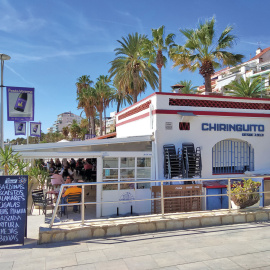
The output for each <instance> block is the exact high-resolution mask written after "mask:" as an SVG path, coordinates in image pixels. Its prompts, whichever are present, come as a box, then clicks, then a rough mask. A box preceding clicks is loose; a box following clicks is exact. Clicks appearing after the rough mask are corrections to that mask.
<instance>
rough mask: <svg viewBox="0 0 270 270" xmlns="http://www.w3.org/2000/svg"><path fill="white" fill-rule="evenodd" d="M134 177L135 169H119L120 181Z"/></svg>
mask: <svg viewBox="0 0 270 270" xmlns="http://www.w3.org/2000/svg"><path fill="white" fill-rule="evenodd" d="M134 177H135V169H120V179H121V180H122V179H130V178H134Z"/></svg>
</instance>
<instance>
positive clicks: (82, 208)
mask: <svg viewBox="0 0 270 270" xmlns="http://www.w3.org/2000/svg"><path fill="white" fill-rule="evenodd" d="M266 177H270V176H268V175H264V176H256V177H255V176H254V177H253V176H245V177H243V176H241V177H235V178H232V177H231V178H189V179H165V180H141V181H138V180H137V181H110V182H95V183H93V182H89V183H88V182H87V183H72V184H62V185H61V188H60V190H59V194H58V198H57V201H56V204H55V207H54V211H53V214H52V218H51V221H50V225H49V227H50V228H51V227H52V226H53V225H61V223H60V224H59V223H57V224H54V220H55V217H56V214H57V211H58V207H65V206H73V205H79V206H81V222H80V223H81V225H84V224H85V206H86V205H97V204H101V205H102V204H112V203H113V204H116V203H121V201H120V200H119V201H106V202H104V201H103V202H102V201H101V202H97V201H96V202H85V186H98V185H101V186H102V185H108V184H109V185H115V184H134V185H136V184H139V183H150V184H156V186H159V184H160V190H161V192H160V197H159V198H152V197H151V198H144V199H132V200H127V201H125V202H142V201H158V200H160V202H161V217H162V218H165V210H164V209H165V207H164V205H165V200H167V199H170V200H172V199H183V198H207V197H216V196H218V197H222V196H227V197H228V209H229V211H231V210H232V205H231V197H232V194H231V186H232V180H234V181H240V180H242V179H249V178H252V179H253V180H254V179H262V178H266ZM220 180H227V181H228V184H227V185H226V186H227V194H213V195H207V194H202V195H192V196H174V197H164V185H165V186H167V185H169V183H170V184H171V183H173V182H177V183H179V182H183V183H184V182H190V181H192V182H194V181H196V184H202V183H203V181H220ZM198 182H200V183H198ZM72 186H76V187H81V188H82V193H81V198H82V199H81V202H79V203H66V204H62V203H60V200H61V198H62V194H64V192H63V191H64V188H65V187H72ZM152 186H154V185H152ZM150 189H151V188H150ZM262 190H263V189H262ZM101 192H102V191H101ZM107 192H108V191H107ZM258 193H259V194H260V195H261V194H265V193H270V191H258V192H254V193H241V194H258ZM208 211H212V210H208ZM177 213H179V212H177ZM169 214H172V213H169ZM143 215H144V216H145V214H143ZM136 218H138V216H137V217H136ZM91 220H93V219H90V220H88V221H89V222H90V221H91ZM71 223H78V222H69V224H71ZM64 224H67V223H66V222H65V223H64Z"/></svg>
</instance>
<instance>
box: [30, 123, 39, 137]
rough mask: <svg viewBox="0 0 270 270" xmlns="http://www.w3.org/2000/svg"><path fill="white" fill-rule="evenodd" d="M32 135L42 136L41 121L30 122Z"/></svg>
mask: <svg viewBox="0 0 270 270" xmlns="http://www.w3.org/2000/svg"><path fill="white" fill-rule="evenodd" d="M30 136H34V137H40V136H41V123H40V122H30Z"/></svg>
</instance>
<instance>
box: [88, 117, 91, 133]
mask: <svg viewBox="0 0 270 270" xmlns="http://www.w3.org/2000/svg"><path fill="white" fill-rule="evenodd" d="M88 129H89V134H90V135H92V130H91V116H89V118H88Z"/></svg>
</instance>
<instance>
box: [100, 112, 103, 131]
mask: <svg viewBox="0 0 270 270" xmlns="http://www.w3.org/2000/svg"><path fill="white" fill-rule="evenodd" d="M99 126H100V134H99V135H100V136H102V135H103V132H102V111H99Z"/></svg>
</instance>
